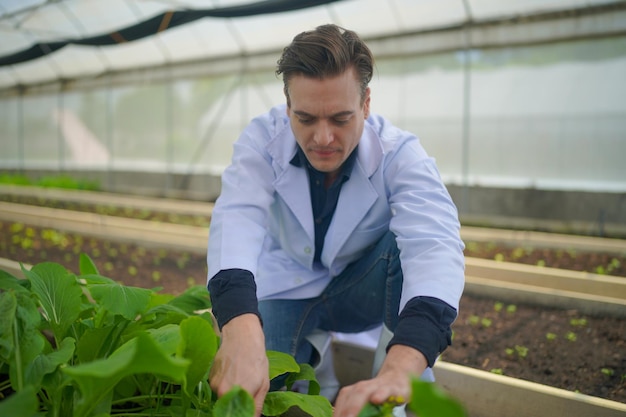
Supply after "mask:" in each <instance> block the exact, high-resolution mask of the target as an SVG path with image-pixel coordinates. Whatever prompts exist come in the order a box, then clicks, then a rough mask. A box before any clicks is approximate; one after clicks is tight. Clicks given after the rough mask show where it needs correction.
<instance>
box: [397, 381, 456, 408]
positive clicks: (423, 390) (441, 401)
mask: <svg viewBox="0 0 626 417" xmlns="http://www.w3.org/2000/svg"><path fill="white" fill-rule="evenodd" d="M411 389H412V394H411V401H410V402H409V405H408V407H409V409H410V410H411V411H413V412H414V413H415V414H417V415H419V416H420V417H440V416H446V417H465V416H466V414H465V410H464V409H463V406H462V405H461V404H460V403H459V402H458V401H457V400H456V399H454V398H452V397H450V396H449V395H448V394H446V393H445V392H444V391H443V390H442V389H441V388H439V387H438V386H437V385H436V384H434V383H432V382H426V381H422V380H419V379H413V380H412V381H411Z"/></svg>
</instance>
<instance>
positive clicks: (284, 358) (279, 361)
mask: <svg viewBox="0 0 626 417" xmlns="http://www.w3.org/2000/svg"><path fill="white" fill-rule="evenodd" d="M267 359H268V361H269V365H270V380H272V379H274V378H276V377H277V376H278V375H282V374H285V373H288V372H296V373H298V372H300V366H299V365H298V363H297V362H296V360H295V359H294V358H293V356H291V355H289V354H287V353H283V352H276V351H273V350H268V351H267Z"/></svg>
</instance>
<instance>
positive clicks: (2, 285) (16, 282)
mask: <svg viewBox="0 0 626 417" xmlns="http://www.w3.org/2000/svg"><path fill="white" fill-rule="evenodd" d="M27 283H28V281H26V280H24V279H18V278H16V277H14V276H13V275H11V274H9V273H8V272H6V271H3V270H1V269H0V289H2V290H15V291H28V290H27V289H26V288H25V285H26V284H27Z"/></svg>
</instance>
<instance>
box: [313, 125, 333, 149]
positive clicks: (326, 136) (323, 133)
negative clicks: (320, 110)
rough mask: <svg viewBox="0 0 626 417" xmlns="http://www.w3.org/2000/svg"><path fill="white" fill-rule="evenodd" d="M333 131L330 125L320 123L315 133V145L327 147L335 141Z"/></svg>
mask: <svg viewBox="0 0 626 417" xmlns="http://www.w3.org/2000/svg"><path fill="white" fill-rule="evenodd" d="M333 139H334V138H333V131H332V129H331V127H330V126H329V125H328V123H324V122H322V123H320V124H319V126H318V128H317V130H316V131H315V136H314V140H315V143H316V144H318V145H321V146H327V145H329V144H330V143H332V141H333Z"/></svg>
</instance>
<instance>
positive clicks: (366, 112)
mask: <svg viewBox="0 0 626 417" xmlns="http://www.w3.org/2000/svg"><path fill="white" fill-rule="evenodd" d="M371 98H372V96H371V95H370V88H369V87H367V88H366V89H365V99H364V100H363V115H364V116H365V118H366V119H367V118H368V117H370V100H371Z"/></svg>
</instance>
